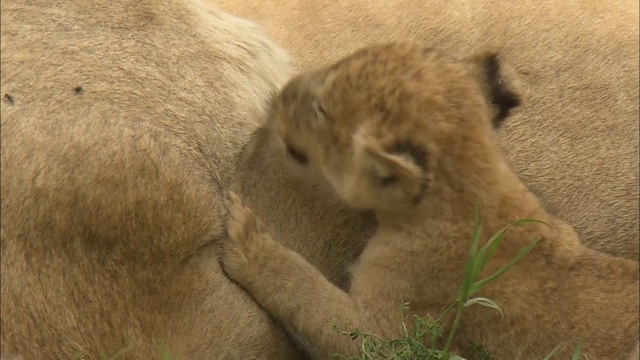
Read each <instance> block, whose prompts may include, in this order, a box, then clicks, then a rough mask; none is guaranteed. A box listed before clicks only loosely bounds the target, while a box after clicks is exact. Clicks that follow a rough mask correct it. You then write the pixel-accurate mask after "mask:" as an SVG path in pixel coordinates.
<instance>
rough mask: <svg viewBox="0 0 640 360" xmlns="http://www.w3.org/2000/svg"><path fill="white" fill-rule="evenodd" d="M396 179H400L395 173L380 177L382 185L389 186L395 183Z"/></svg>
mask: <svg viewBox="0 0 640 360" xmlns="http://www.w3.org/2000/svg"><path fill="white" fill-rule="evenodd" d="M396 180H398V177H397V176H395V175H389V176H384V177H382V178H380V185H381V186H382V187H387V186H389V185H391V184H393V183H395V182H396Z"/></svg>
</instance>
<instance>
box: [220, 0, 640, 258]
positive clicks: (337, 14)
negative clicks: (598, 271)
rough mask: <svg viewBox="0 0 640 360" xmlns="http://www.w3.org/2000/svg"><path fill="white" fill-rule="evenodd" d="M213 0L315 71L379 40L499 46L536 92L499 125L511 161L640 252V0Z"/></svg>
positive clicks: (548, 198)
mask: <svg viewBox="0 0 640 360" xmlns="http://www.w3.org/2000/svg"><path fill="white" fill-rule="evenodd" d="M209 1H212V2H215V3H216V4H217V5H219V6H221V7H222V8H223V9H225V10H228V11H230V12H231V13H233V14H237V15H240V16H244V17H247V18H250V19H253V20H256V21H258V22H259V23H260V24H261V25H263V26H264V27H265V28H266V29H267V31H268V32H269V33H270V34H272V35H273V36H274V37H275V38H276V40H278V41H279V43H280V44H282V45H283V46H284V47H285V48H286V49H287V50H290V52H291V54H292V55H293V58H294V60H295V61H296V62H297V64H298V66H299V68H300V69H302V70H305V71H306V70H311V69H313V68H316V67H317V66H319V65H321V64H326V63H331V62H334V61H337V60H338V59H339V58H341V57H343V56H345V55H346V54H348V53H351V52H353V51H355V49H357V48H360V47H362V46H365V45H368V44H372V43H375V42H391V41H415V42H421V43H424V44H427V45H429V46H436V47H438V48H440V49H444V50H446V51H447V52H450V53H456V54H467V53H471V52H474V51H477V50H479V46H481V45H482V46H483V45H488V46H492V47H497V48H499V49H500V50H501V52H502V53H503V54H505V56H508V57H509V59H510V63H511V64H512V65H513V66H514V67H515V68H516V69H517V71H518V72H519V73H520V75H521V78H522V80H523V83H524V85H523V93H524V96H525V97H526V98H527V102H526V104H524V106H523V108H522V109H521V110H519V111H518V113H516V114H514V116H513V117H512V118H511V120H510V121H509V122H508V123H507V124H505V126H504V127H503V128H502V129H501V130H500V132H499V136H500V139H501V145H502V146H503V148H504V149H505V152H506V156H507V158H508V160H509V162H510V164H511V166H512V167H513V168H514V170H515V171H516V173H517V174H518V175H519V176H520V177H521V178H522V180H523V181H524V182H525V184H527V185H528V186H529V188H530V189H531V190H532V191H533V192H534V193H536V194H539V196H540V197H541V200H542V201H543V203H544V204H545V205H546V206H547V207H548V209H549V210H550V211H551V212H552V213H554V214H555V215H557V216H559V217H561V218H563V219H565V220H567V221H568V222H569V223H570V224H571V225H573V226H575V228H576V230H577V232H578V234H579V235H580V237H581V239H582V241H584V242H585V244H587V245H588V246H590V247H592V248H594V249H598V250H603V251H606V252H609V253H612V254H616V255H622V256H625V257H629V258H633V259H637V258H638V255H639V252H638V245H639V243H640V241H639V240H638V239H640V232H639V229H640V226H639V221H638V220H639V213H638V208H639V207H640V202H639V200H638V199H639V192H638V182H639V178H638V174H639V169H638V164H639V163H640V161H639V159H638V143H639V139H638V134H639V128H638V123H639V121H638V119H639V114H638V105H637V104H638V102H639V101H640V100H639V97H638V54H639V53H640V51H639V48H638V36H639V33H638V23H639V21H638V2H637V1H635V0H622V1H615V2H612V1H607V0H567V1H561V2H558V1H538V0H519V1H511V0H474V1H461V0H457V1H456V0H454V1H440V0H426V1H424V0H402V1H386V0H344V1H340V2H336V1H333V0H299V1H285V2H278V3H277V11H276V10H274V6H276V5H275V3H273V2H269V1H262V0H209ZM259 213H260V214H261V215H264V216H269V219H270V218H271V216H275V215H271V214H267V213H264V212H259ZM268 222H269V223H271V221H270V220H269V221H268Z"/></svg>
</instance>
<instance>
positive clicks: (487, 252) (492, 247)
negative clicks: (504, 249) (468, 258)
mask: <svg viewBox="0 0 640 360" xmlns="http://www.w3.org/2000/svg"><path fill="white" fill-rule="evenodd" d="M506 230H507V228H504V229H502V230H500V231H498V232H497V233H496V234H495V235H493V236H492V237H491V238H490V239H489V240H487V243H486V244H484V246H483V247H482V248H481V249H480V251H478V255H477V261H476V267H475V269H474V272H473V281H474V282H475V281H477V280H478V278H479V277H480V274H481V273H482V271H483V270H484V268H485V266H487V263H488V262H489V260H490V259H491V257H493V255H494V254H495V253H496V251H497V250H498V246H499V245H500V243H501V242H502V240H503V239H504V236H505V231H506Z"/></svg>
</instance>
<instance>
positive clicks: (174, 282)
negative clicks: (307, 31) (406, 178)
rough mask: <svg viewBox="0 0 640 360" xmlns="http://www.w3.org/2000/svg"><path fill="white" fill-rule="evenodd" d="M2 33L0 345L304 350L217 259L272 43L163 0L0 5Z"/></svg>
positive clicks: (199, 7) (270, 69) (78, 351)
mask: <svg viewBox="0 0 640 360" xmlns="http://www.w3.org/2000/svg"><path fill="white" fill-rule="evenodd" d="M1 43H2V50H1V53H2V95H3V96H4V98H3V103H2V182H1V183H2V200H1V202H2V238H1V259H2V263H1V264H2V268H1V275H2V281H1V287H2V290H1V291H2V292H1V293H2V301H1V316H0V318H1V325H0V331H1V347H2V348H1V349H0V350H1V351H2V353H3V356H11V355H20V356H21V358H22V359H25V360H28V359H71V358H74V356H76V355H81V356H82V358H91V359H97V358H100V356H101V355H102V354H104V355H108V356H109V358H110V357H111V356H113V355H115V354H116V353H118V352H119V351H120V350H123V349H128V350H129V351H128V352H126V353H125V355H124V356H123V357H120V358H124V359H152V358H160V353H161V351H162V350H163V348H166V349H168V350H169V352H170V353H171V354H172V355H174V356H179V358H187V359H227V358H233V356H238V357H239V358H243V359H250V358H265V359H281V358H296V357H298V356H300V353H299V351H297V350H296V348H295V347H294V344H292V343H291V342H290V341H289V340H288V339H287V336H286V334H285V333H284V332H283V331H282V330H280V329H279V327H278V326H277V325H276V324H275V323H274V322H273V321H272V320H271V319H270V318H269V317H268V316H267V315H266V314H265V313H264V311H263V310H261V309H260V308H259V307H258V306H257V305H256V304H255V303H254V302H253V301H252V300H251V299H250V298H249V297H248V296H247V295H246V294H245V293H244V292H243V291H242V290H240V289H239V288H238V287H237V286H236V285H234V284H233V283H231V282H230V281H229V279H228V278H227V277H226V276H225V275H224V274H223V273H222V271H221V268H220V265H219V260H218V255H219V246H218V245H219V241H220V239H222V238H223V237H224V236H225V235H224V234H225V229H224V217H225V212H226V211H225V210H224V208H223V206H222V202H221V198H220V194H221V191H222V190H223V189H227V188H228V187H229V186H230V184H231V183H232V181H231V178H232V176H233V173H234V169H235V162H236V161H237V158H238V155H239V153H240V151H241V147H242V146H243V145H244V144H245V143H246V142H247V140H248V139H249V136H250V135H251V133H252V132H253V131H254V129H255V128H256V126H257V125H258V124H259V122H260V121H261V117H262V116H263V114H264V111H265V108H266V104H267V103H268V100H269V98H270V97H271V94H272V92H274V91H275V90H276V89H278V88H279V87H280V86H281V85H282V84H283V83H284V81H285V80H286V79H287V78H288V77H289V74H290V73H291V66H290V64H289V58H288V56H287V55H286V54H285V53H284V51H283V50H282V49H280V48H279V47H278V46H276V45H275V44H274V43H273V41H272V40H270V39H269V38H268V37H267V36H266V35H265V34H264V32H263V31H262V30H261V29H260V28H259V27H258V26H257V25H255V24H254V23H252V22H250V21H247V20H244V19H240V18H236V17H233V16H230V15H228V14H226V13H223V12H220V11H219V10H217V9H215V8H212V7H210V6H208V5H205V4H202V3H199V2H198V1H164V0H141V1H124V0H108V1H102V0H99V1H84V0H78V1H63V2H60V1H33V0H29V1H27V0H16V1H3V2H2V41H1ZM5 94H7V95H5Z"/></svg>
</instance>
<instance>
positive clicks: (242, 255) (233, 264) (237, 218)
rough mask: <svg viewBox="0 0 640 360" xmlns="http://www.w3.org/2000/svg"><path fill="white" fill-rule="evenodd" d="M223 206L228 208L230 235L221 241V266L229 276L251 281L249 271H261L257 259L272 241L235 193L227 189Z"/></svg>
mask: <svg viewBox="0 0 640 360" xmlns="http://www.w3.org/2000/svg"><path fill="white" fill-rule="evenodd" d="M225 206H226V207H227V210H228V211H229V220H228V222H227V232H228V234H229V236H228V240H227V241H226V242H225V243H224V245H223V253H222V267H223V269H224V271H225V273H227V275H228V276H229V277H230V278H232V279H233V280H235V281H237V282H239V283H240V284H241V285H242V284H243V283H245V282H248V281H251V276H252V273H253V274H254V275H255V276H257V275H258V274H259V273H260V265H259V264H258V262H259V261H260V259H261V258H262V257H263V256H264V255H266V254H268V253H269V247H270V246H272V245H275V242H274V241H273V240H272V239H271V237H270V236H269V235H268V234H267V233H266V232H265V231H264V230H263V228H264V225H263V224H262V223H261V222H260V220H259V219H258V218H256V215H255V214H254V213H253V211H252V210H251V209H250V208H249V207H248V206H246V205H245V204H244V202H243V201H242V198H241V197H240V196H239V195H238V194H236V193H234V192H232V191H229V192H228V193H227V196H226V198H225ZM254 269H255V270H254Z"/></svg>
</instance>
